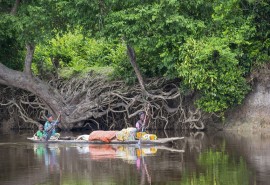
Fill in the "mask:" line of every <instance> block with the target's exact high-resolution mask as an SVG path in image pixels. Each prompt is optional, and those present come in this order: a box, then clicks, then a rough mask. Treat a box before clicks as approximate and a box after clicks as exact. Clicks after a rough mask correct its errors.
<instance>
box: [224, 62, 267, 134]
mask: <svg viewBox="0 0 270 185" xmlns="http://www.w3.org/2000/svg"><path fill="white" fill-rule="evenodd" d="M252 80H253V82H254V83H253V87H252V91H251V92H250V93H249V94H248V96H247V97H246V98H245V100H244V102H243V104H242V105H239V106H237V107H235V108H233V109H231V110H230V111H228V112H227V115H226V125H227V128H228V129H237V130H270V65H268V66H264V67H263V68H261V69H260V70H257V71H256V72H254V74H253V75H252Z"/></svg>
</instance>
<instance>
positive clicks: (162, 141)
mask: <svg viewBox="0 0 270 185" xmlns="http://www.w3.org/2000/svg"><path fill="white" fill-rule="evenodd" d="M27 139H28V140H30V141H32V142H35V143H75V144H76V143H78V144H83V143H85V144H128V145H129V144H138V143H139V140H134V141H118V140H112V141H111V142H110V143H106V142H103V141H98V140H95V141H85V140H76V138H74V137H64V138H59V139H58V140H48V141H45V140H40V139H34V138H33V137H28V138H27ZM182 139H184V137H170V138H159V139H157V140H140V144H141V145H166V144H171V143H173V142H174V141H177V140H182Z"/></svg>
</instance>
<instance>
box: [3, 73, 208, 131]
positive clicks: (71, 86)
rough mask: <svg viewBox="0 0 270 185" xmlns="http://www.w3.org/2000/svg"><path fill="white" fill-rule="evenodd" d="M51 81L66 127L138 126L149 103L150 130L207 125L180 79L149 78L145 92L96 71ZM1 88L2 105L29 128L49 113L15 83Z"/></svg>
mask: <svg viewBox="0 0 270 185" xmlns="http://www.w3.org/2000/svg"><path fill="white" fill-rule="evenodd" d="M50 85H51V86H53V87H56V89H58V91H59V92H60V94H61V96H62V98H63V100H64V103H65V106H64V107H62V112H63V113H64V114H65V116H66V119H65V122H64V123H62V125H61V127H62V128H67V129H72V128H78V127H90V128H93V129H120V128H125V127H130V126H134V124H135V122H136V119H138V117H137V115H138V113H139V112H140V111H145V108H146V107H147V106H149V112H150V114H149V116H150V124H149V125H148V128H150V129H197V130H201V129H204V128H205V125H204V116H203V113H202V112H201V111H200V110H199V109H194V106H193V101H194V100H193V99H192V98H190V97H187V96H183V95H181V93H180V91H179V89H178V86H179V84H177V82H173V81H167V80H165V79H163V78H160V79H149V80H147V81H146V89H148V91H146V93H142V91H141V88H140V85H139V84H137V85H135V86H132V87H127V86H126V84H124V83H123V82H122V81H108V80H106V77H104V76H101V75H95V74H91V75H90V74H89V75H88V76H86V77H85V78H73V79H70V80H67V81H63V80H58V81H51V82H50ZM0 91H1V92H0V93H1V98H0V106H1V107H5V108H6V109H7V110H8V112H9V114H10V115H11V116H16V114H18V116H19V117H20V119H21V120H23V122H25V123H27V124H28V127H33V125H37V124H38V123H39V122H40V121H41V117H42V116H43V115H44V114H45V113H46V112H48V109H47V108H46V106H45V104H44V103H43V102H42V101H41V100H40V99H39V98H38V97H36V96H35V95H33V94H31V93H28V92H26V91H23V90H18V89H15V88H11V87H5V88H1V90H0ZM15 111H16V112H15ZM20 127H21V126H20Z"/></svg>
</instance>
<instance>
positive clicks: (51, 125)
mask: <svg viewBox="0 0 270 185" xmlns="http://www.w3.org/2000/svg"><path fill="white" fill-rule="evenodd" d="M60 120H61V113H60V114H59V116H58V118H57V120H54V119H53V116H52V115H51V114H48V115H47V121H46V123H45V125H44V131H45V133H44V139H45V140H46V141H48V140H49V139H52V138H51V137H53V139H58V138H59V136H60V134H59V133H56V130H55V127H56V126H57V125H58V124H59V123H60Z"/></svg>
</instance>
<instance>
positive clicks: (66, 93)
mask: <svg viewBox="0 0 270 185" xmlns="http://www.w3.org/2000/svg"><path fill="white" fill-rule="evenodd" d="M0 3H1V9H0V11H1V12H0V13H1V14H0V15H1V22H0V26H1V29H2V28H3V29H2V30H3V32H1V33H0V34H2V35H1V36H4V38H6V40H10V39H11V38H14V39H15V40H16V41H17V42H18V43H21V45H19V46H18V47H17V48H16V47H15V50H16V49H17V50H18V49H21V48H22V47H23V46H24V47H25V50H22V49H21V51H22V52H20V54H22V53H23V54H25V57H24V65H23V70H14V69H12V68H11V67H8V66H9V61H8V60H9V59H8V58H5V59H3V61H1V63H0V84H2V85H5V86H13V87H16V88H19V89H23V90H25V91H26V92H27V93H28V94H27V93H25V92H24V91H23V93H22V96H21V99H20V100H19V101H16V99H11V100H10V101H6V100H4V99H1V104H2V105H6V106H15V107H17V108H18V110H19V114H20V115H21V117H22V118H24V119H25V121H31V122H33V123H34V122H35V120H29V119H28V118H29V116H27V115H28V112H27V110H26V109H27V107H31V108H32V110H36V111H37V112H38V113H37V114H39V113H40V111H38V109H40V110H42V109H47V110H48V111H50V112H52V113H53V114H54V115H57V114H58V112H59V111H62V125H61V126H62V128H72V127H74V125H78V124H80V123H82V122H85V121H89V120H90V121H92V122H94V123H95V124H97V125H98V126H99V123H100V122H99V119H104V122H106V123H107V124H108V125H107V126H108V128H116V127H117V126H119V125H117V124H119V123H116V121H118V120H121V119H122V120H123V124H126V125H129V124H130V122H129V119H130V118H132V117H134V116H135V115H137V113H138V112H139V111H142V110H144V109H145V107H149V111H150V112H151V118H152V120H153V121H152V127H156V128H160V127H162V128H169V127H170V128H177V127H178V128H179V125H178V123H181V126H183V125H186V124H187V125H189V127H190V128H196V129H203V128H204V124H203V122H202V113H201V111H200V110H199V109H198V108H194V107H193V108H190V107H189V106H188V101H187V98H185V97H183V96H181V94H180V91H179V84H178V82H176V83H175V81H169V82H168V81H165V80H164V79H163V78H158V79H152V80H150V82H149V81H146V80H145V79H144V78H143V75H142V74H141V71H140V68H139V66H138V64H137V60H136V54H135V50H134V48H136V47H137V48H139V47H143V46H144V45H145V46H144V48H143V49H142V52H141V53H143V52H145V54H146V55H148V56H147V57H148V59H149V60H151V61H152V62H154V63H152V64H149V67H152V66H155V67H153V68H151V70H152V71H158V72H152V75H153V76H155V75H158V74H159V75H160V74H162V73H164V72H163V71H164V70H165V71H167V72H168V73H171V74H175V73H176V72H177V71H176V70H175V67H174V62H175V63H177V62H178V59H177V55H178V54H177V53H178V52H179V47H178V45H176V44H177V43H178V44H179V43H184V41H183V40H184V38H185V37H187V36H188V34H194V33H201V32H203V31H202V30H203V29H204V28H205V25H204V23H203V20H197V19H199V18H200V17H201V15H199V14H194V15H193V13H192V8H190V9H189V10H188V11H187V13H188V14H189V15H183V16H180V15H178V14H179V9H175V10H176V11H171V10H172V9H171V8H172V7H175V8H177V7H181V6H178V4H177V2H171V3H169V4H168V6H167V4H166V2H163V3H161V4H160V5H159V4H157V3H154V4H153V5H154V6H152V4H151V2H150V1H149V4H147V6H145V7H146V9H144V8H143V7H144V6H142V5H141V4H140V3H141V1H133V2H132V3H131V4H130V3H126V2H123V1H119V2H118V1H117V3H116V2H114V3H110V2H109V1H108V2H107V1H91V2H90V1H89V2H86V1H81V0H76V1H72V2H67V1H64V0H63V1H57V2H56V1H53V0H40V1H26V0H14V2H13V3H10V1H1V2H0ZM182 5H184V4H182ZM171 6H172V7H171ZM188 6H192V7H193V6H194V7H196V5H195V4H189V5H188ZM125 8H127V9H126V10H125ZM184 9H185V8H183V10H184ZM127 10H131V13H130V14H128V15H127V16H126V13H125V11H127ZM205 10H207V11H205V12H206V13H205V15H206V17H207V16H208V17H211V13H210V11H211V7H210V5H209V4H206V5H205ZM112 11H115V12H112ZM110 12H112V13H111V14H110ZM166 12H167V13H174V14H172V15H170V16H169V17H166V16H165V17H164V15H165V13H166ZM145 15H152V17H151V20H149V24H148V23H147V21H148V20H147V19H146V18H147V16H145ZM177 15H178V16H177ZM189 16H193V17H192V18H189ZM162 20H166V21H165V22H164V21H162ZM110 23H111V24H110ZM144 23H145V24H144ZM152 23H153V24H152ZM78 24H79V25H80V26H81V27H82V28H83V29H84V32H91V33H92V34H95V35H97V36H103V37H107V38H111V37H113V38H119V39H121V41H122V42H124V43H125V44H126V46H127V53H126V54H127V55H128V57H129V60H130V64H131V65H132V67H133V69H134V71H135V74H136V76H137V79H138V82H139V83H138V85H135V86H133V87H126V86H125V84H124V83H123V82H121V81H119V82H118V81H115V82H113V83H112V82H110V81H108V80H106V79H105V78H104V77H102V76H97V75H95V74H89V75H88V76H86V77H85V78H81V79H76V80H69V81H61V80H58V81H50V82H46V81H43V80H41V79H40V78H39V77H38V76H37V75H35V74H34V73H33V71H32V63H33V57H34V54H35V46H36V44H37V43H40V42H43V41H44V40H46V39H49V38H51V37H52V36H54V34H55V33H59V32H65V31H66V30H67V29H71V28H72V27H74V26H77V25H78ZM173 24H176V26H174V25H173ZM129 25H133V26H132V28H129ZM136 25H137V26H136ZM157 25H160V26H158V27H156V28H155V26H157ZM121 27H122V28H123V29H121ZM176 28H177V29H176ZM131 29H132V30H131ZM123 30H124V31H123ZM175 32H176V33H177V34H175V35H170V34H172V33H175ZM156 33H158V34H156ZM136 34H137V35H136ZM162 35H165V36H166V37H165V38H162ZM136 36H138V38H141V40H139V39H138V38H136ZM174 36H176V37H174ZM138 43H140V44H138ZM13 46H14V45H13ZM13 48H14V47H13ZM4 54H5V53H4ZM151 54H153V55H159V56H161V59H162V60H163V63H162V64H157V62H158V61H157V60H158V58H155V57H152V58H151V57H149V55H151ZM151 65H152V66H151ZM170 66H171V68H170ZM172 76H173V75H172ZM174 77H175V76H174ZM190 99H192V98H190ZM190 99H189V100H190ZM170 121H173V122H175V123H176V124H174V125H173V126H168V123H169V122H170ZM158 124H162V126H159V125H158ZM121 126H123V125H121Z"/></svg>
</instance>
